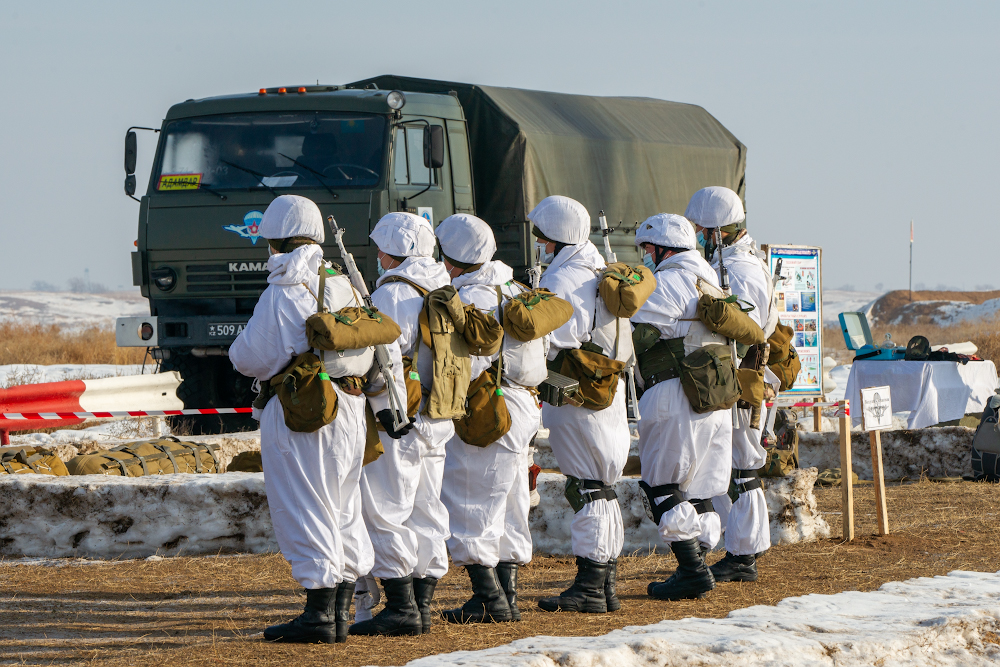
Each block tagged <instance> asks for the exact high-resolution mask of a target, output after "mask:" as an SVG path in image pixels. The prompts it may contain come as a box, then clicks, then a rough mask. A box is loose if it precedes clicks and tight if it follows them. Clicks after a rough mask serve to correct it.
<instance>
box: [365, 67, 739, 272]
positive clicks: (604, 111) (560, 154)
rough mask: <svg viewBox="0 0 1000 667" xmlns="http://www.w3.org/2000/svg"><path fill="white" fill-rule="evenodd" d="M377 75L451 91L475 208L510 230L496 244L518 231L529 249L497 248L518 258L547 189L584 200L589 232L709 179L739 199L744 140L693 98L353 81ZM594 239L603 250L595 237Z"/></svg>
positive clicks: (628, 249) (661, 207)
mask: <svg viewBox="0 0 1000 667" xmlns="http://www.w3.org/2000/svg"><path fill="white" fill-rule="evenodd" d="M373 83H374V84H375V85H376V86H378V87H379V88H380V89H383V90H391V89H397V90H402V91H413V92H424V93H444V94H447V93H449V92H450V91H455V93H456V94H457V96H458V100H459V102H460V103H461V105H462V107H463V110H464V112H465V117H466V120H467V122H468V129H469V141H470V149H471V153H472V169H473V187H474V191H475V203H476V215H478V216H479V217H481V218H483V219H484V220H486V221H487V222H489V223H490V224H491V225H492V226H493V227H494V229H495V230H497V231H498V232H503V233H502V236H503V237H507V238H503V239H502V238H501V233H498V238H497V241H498V244H499V245H500V247H501V249H503V248H504V247H505V246H506V247H507V248H510V249H511V250H512V251H513V250H514V248H511V246H510V245H509V243H510V242H511V241H514V244H513V245H515V246H518V245H521V243H519V242H518V241H519V240H521V239H523V242H524V246H525V247H522V248H519V249H518V250H517V251H514V252H512V253H507V252H502V254H503V255H506V257H503V258H504V259H505V260H506V261H508V262H512V263H514V264H515V265H520V266H524V265H525V264H526V263H527V262H528V258H527V254H526V253H527V251H528V249H529V248H530V238H529V236H528V230H527V225H526V224H524V223H526V220H527V218H526V217H525V216H526V214H527V213H528V212H529V211H531V209H532V208H533V207H534V206H535V205H536V204H537V203H538V202H539V201H541V200H542V199H544V198H545V197H547V196H548V195H554V194H559V195H566V196H568V197H572V198H573V199H576V200H578V201H580V202H581V203H582V204H583V205H584V206H586V207H587V210H588V211H590V214H591V217H592V229H593V230H597V214H598V211H600V210H604V211H605V213H606V215H607V218H608V223H609V224H610V225H611V226H615V225H617V223H618V222H619V221H621V222H623V223H624V224H623V227H624V228H628V229H632V228H633V227H634V225H635V223H636V222H641V221H642V220H645V219H646V218H647V217H648V216H650V215H653V214H655V213H681V214H683V213H684V209H685V208H686V207H687V202H688V200H689V199H690V197H691V195H692V194H694V192H695V191H697V190H699V189H700V188H703V187H706V186H709V185H724V186H726V187H729V188H732V189H733V190H735V191H736V192H738V193H739V194H740V197H741V198H743V197H744V189H745V181H744V174H745V169H746V147H745V146H744V145H743V144H742V143H741V142H740V141H739V140H738V139H737V138H736V137H734V136H733V135H732V133H731V132H729V130H727V129H726V128H725V127H724V126H723V125H722V123H720V122H719V121H718V120H716V119H715V118H714V117H713V116H712V115H711V114H709V113H708V112H707V111H705V110H704V109H703V108H701V107H699V106H695V105H692V104H681V103H678V102H666V101H663V100H656V99H651V98H641V97H594V96H589V95H567V94H563V93H550V92H542V91H536V90H521V89H517V88H498V87H493V86H478V85H472V84H465V83H453V82H449V81H435V80H430V79H416V78H409V77H400V76H391V75H387V76H379V77H375V78H372V79H366V80H364V81H358V82H355V83H353V84H350V86H351V87H354V88H361V87H364V86H367V85H370V84H373ZM509 223H517V224H515V225H510V224H509ZM510 232H513V233H512V234H511V233H510ZM511 236H513V237H514V238H510V237H511ZM611 238H612V240H613V242H614V246H616V248H615V249H616V250H617V251H618V252H622V251H625V254H624V256H622V257H620V259H631V258H636V257H638V254H637V252H636V251H635V247H634V245H633V239H634V237H633V236H632V235H631V234H612V237H611ZM515 239H517V241H515ZM594 239H595V241H597V242H598V243H599V245H598V247H600V248H602V250H603V246H602V245H600V235H599V234H596V235H595V236H594ZM502 241H507V243H502ZM522 251H523V253H525V254H523V255H522V256H521V257H517V256H516V255H521V252H522Z"/></svg>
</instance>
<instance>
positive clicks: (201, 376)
mask: <svg viewBox="0 0 1000 667" xmlns="http://www.w3.org/2000/svg"><path fill="white" fill-rule="evenodd" d="M160 370H161V371H177V372H178V373H180V374H181V379H182V382H181V385H180V387H178V388H177V396H178V398H180V399H181V400H182V401H183V402H184V407H185V409H197V408H242V407H250V404H251V403H252V402H253V399H254V394H253V390H252V389H251V384H252V382H253V380H251V379H250V378H248V377H245V376H243V375H240V374H239V373H237V372H236V370H235V369H233V366H232V364H231V363H230V362H229V359H228V358H227V357H195V356H192V355H190V354H177V353H176V352H174V353H173V354H172V355H171V357H170V359H164V360H163V362H162V363H161V364H160ZM168 419H169V420H170V429H171V430H172V431H174V432H175V433H177V434H183V435H214V434H218V433H234V432H237V431H254V430H256V429H257V428H258V425H257V421H256V420H255V419H253V418H252V417H251V416H250V415H196V416H185V417H168Z"/></svg>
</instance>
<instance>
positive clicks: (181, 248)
mask: <svg viewBox="0 0 1000 667" xmlns="http://www.w3.org/2000/svg"><path fill="white" fill-rule="evenodd" d="M136 129H140V128H136ZM142 129H145V128H142ZM154 131H156V132H158V133H159V137H158V143H157V149H156V155H155V156H154V162H153V165H152V170H151V176H150V179H149V185H148V186H147V189H146V194H145V195H144V196H142V198H141V199H139V202H140V205H139V232H138V241H137V244H136V246H137V249H136V251H135V252H134V253H132V277H133V282H134V283H135V284H136V285H138V286H140V287H141V289H142V294H143V296H146V297H147V298H148V299H149V308H150V316H149V317H141V318H136V317H129V318H120V319H119V320H118V322H117V332H116V334H117V340H118V345H120V346H137V347H146V348H150V349H151V354H152V356H153V357H154V358H155V359H158V360H160V362H161V369H163V370H177V371H180V373H181V375H182V377H183V378H184V381H183V383H182V384H181V387H180V389H179V392H178V393H179V395H180V397H181V398H182V399H183V401H184V405H185V407H188V408H209V407H239V406H246V405H249V403H250V401H251V400H252V398H253V395H252V392H251V389H250V384H251V381H250V380H249V379H247V378H244V377H243V376H241V375H239V374H238V373H236V372H235V371H234V370H233V368H232V365H231V364H230V363H229V360H228V359H227V358H226V354H227V351H228V347H229V345H230V344H231V343H232V342H233V340H234V339H235V338H236V336H237V334H239V332H240V331H241V330H242V329H243V327H244V326H245V325H246V322H247V320H248V319H249V318H250V316H251V315H252V313H253V308H254V305H255V304H256V303H257V299H258V297H259V296H260V294H261V292H263V291H264V289H265V288H266V287H267V257H268V251H267V247H268V246H267V242H266V241H262V240H261V238H260V236H259V235H258V225H259V224H260V221H261V217H262V216H263V212H264V210H265V209H266V208H267V206H268V204H269V203H270V202H271V200H272V199H274V197H276V196H278V195H279V194H297V195H302V196H304V197H308V198H309V199H312V200H313V201H315V202H316V204H318V205H319V208H320V210H321V211H322V213H323V216H324V217H326V216H328V215H331V214H332V215H334V216H335V217H336V219H337V221H338V224H339V225H340V226H342V227H344V228H345V229H346V233H345V235H344V239H345V242H346V243H347V246H348V250H349V251H350V252H352V253H353V254H354V256H355V258H356V259H357V261H358V265H359V267H360V268H361V270H362V271H363V272H364V273H365V275H366V277H367V278H368V279H370V280H374V278H375V277H376V275H377V274H376V270H375V261H376V252H377V251H376V249H375V246H374V244H372V243H371V241H370V239H369V238H368V234H369V233H370V231H371V229H372V228H373V227H374V225H375V223H376V222H378V220H379V218H381V217H382V216H383V215H385V214H386V213H389V212H391V211H410V212H412V213H415V214H417V215H421V216H424V217H426V218H427V219H428V220H429V221H430V222H431V224H432V225H436V224H437V223H438V222H440V221H441V220H443V219H444V218H445V217H447V216H449V215H451V214H452V213H457V212H466V213H473V214H475V215H477V216H479V217H480V218H482V219H484V220H486V221H487V222H488V223H489V224H490V225H491V226H492V228H493V230H494V232H495V234H496V239H497V246H498V251H497V256H496V257H497V259H500V260H503V261H504V262H506V263H508V264H510V265H511V266H512V267H514V270H515V276H520V277H524V271H525V269H526V268H527V266H528V265H529V264H530V263H531V261H532V258H531V251H532V248H533V240H532V238H531V225H530V223H529V222H528V221H527V218H526V213H527V212H529V211H530V210H531V209H532V207H533V206H534V205H535V204H537V203H538V202H539V201H540V200H541V199H543V198H544V197H546V196H548V195H552V194H561V195H566V196H569V197H573V198H574V199H577V200H578V201H580V202H582V203H583V204H584V205H585V206H586V207H587V209H588V210H589V211H590V213H591V216H592V217H593V219H594V220H595V227H594V228H593V231H594V234H595V239H597V240H598V242H599V238H600V236H599V235H600V232H599V230H598V229H597V227H596V220H597V212H598V211H599V210H604V211H605V212H606V213H607V217H608V220H609V221H612V225H613V226H614V223H615V221H622V224H621V225H620V226H618V229H617V230H616V233H614V234H612V236H611V239H612V244H613V246H614V249H615V250H616V251H617V252H618V258H619V260H622V261H639V259H640V257H639V254H638V252H637V251H636V249H635V247H634V245H633V238H634V237H633V236H632V235H631V233H630V232H632V231H634V229H635V226H636V223H637V222H638V221H642V220H644V219H645V218H646V217H648V216H649V215H652V214H654V213H662V212H671V213H681V212H683V211H684V208H685V206H686V204H687V201H688V199H689V198H690V196H691V195H692V194H693V193H694V192H695V191H696V190H698V189H699V188H702V187H705V186H709V185H724V186H727V187H729V188H732V189H733V190H736V191H737V192H739V193H740V195H741V196H743V194H744V185H745V184H744V173H745V167H746V148H745V147H744V146H743V144H742V143H740V142H739V140H737V139H736V137H734V136H733V135H732V134H731V133H730V132H729V131H728V130H726V128H725V127H723V126H722V124H721V123H719V122H718V121H717V120H716V119H715V118H713V117H712V116H711V115H710V114H709V113H708V112H706V111H705V110H704V109H702V108H701V107H697V106H693V105H688V104H679V103H676V102H665V101H662V100H654V99H648V98H633V97H589V96H583V95H565V94H560V93H548V92H539V91H530V90H519V89H513V88H494V87H490V86H475V85H469V84H461V83H452V82H447V81H432V80H426V79H412V78H404V77H397V76H381V77H377V78H374V79H368V80H364V81H357V82H355V83H352V84H348V85H346V86H294V87H293V86H289V87H286V88H267V89H261V90H260V91H259V92H258V93H252V94H245V95H227V96H222V97H211V98H206V99H200V100H188V101H186V102H182V103H180V104H176V105H174V106H173V107H171V108H170V110H169V111H168V112H167V116H166V118H165V119H164V120H163V124H162V125H161V127H160V129H158V130H154ZM125 147H126V148H125V170H126V181H125V190H126V193H127V194H129V195H130V196H132V195H134V193H135V187H136V183H135V176H134V173H135V168H136V137H135V133H134V131H133V130H129V132H128V134H127V135H126V142H125ZM323 247H324V252H325V255H326V258H327V259H329V260H332V261H335V262H336V261H338V260H339V256H338V255H339V254H338V252H337V249H336V246H335V244H334V243H333V239H332V238H331V236H330V235H329V233H328V235H327V241H326V243H324V244H323ZM524 279H526V277H524ZM238 421H239V420H236V419H234V420H232V421H230V422H229V423H226V424H223V422H222V418H221V417H214V418H212V417H209V418H204V419H203V420H202V421H198V422H196V423H194V424H193V428H194V430H195V431H196V432H207V431H216V430H218V429H220V428H222V427H224V426H225V427H227V428H231V427H234V426H240V425H244V424H240V423H238ZM250 423H251V422H249V421H246V424H245V425H249V424H250Z"/></svg>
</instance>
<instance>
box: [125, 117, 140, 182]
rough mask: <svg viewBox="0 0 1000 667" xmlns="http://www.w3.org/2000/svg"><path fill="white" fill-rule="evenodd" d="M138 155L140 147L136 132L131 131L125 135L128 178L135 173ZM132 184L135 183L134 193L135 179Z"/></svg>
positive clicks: (126, 172)
mask: <svg viewBox="0 0 1000 667" xmlns="http://www.w3.org/2000/svg"><path fill="white" fill-rule="evenodd" d="M138 153H139V149H138V146H137V145H136V139H135V132H132V131H131V130H130V131H129V133H128V134H126V135H125V174H126V175H127V176H131V175H132V174H134V173H135V162H136V157H137V156H138ZM132 182H133V187H132V191H133V192H134V191H135V187H134V183H135V179H134V178H133V179H132ZM126 189H127V186H126ZM129 194H131V193H129Z"/></svg>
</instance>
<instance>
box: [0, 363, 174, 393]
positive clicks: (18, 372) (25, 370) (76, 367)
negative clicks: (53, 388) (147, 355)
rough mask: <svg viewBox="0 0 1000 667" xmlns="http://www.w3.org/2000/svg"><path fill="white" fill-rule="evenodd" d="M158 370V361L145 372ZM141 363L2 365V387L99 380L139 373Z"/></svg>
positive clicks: (0, 367)
mask: <svg viewBox="0 0 1000 667" xmlns="http://www.w3.org/2000/svg"><path fill="white" fill-rule="evenodd" d="M155 370H156V363H155V362H149V363H147V364H146V368H145V372H146V373H152V372H153V371H155ZM142 372H143V367H142V365H141V364H122V365H120V366H119V365H115V364H52V365H48V366H45V365H41V364H7V365H3V366H0V387H6V386H8V385H10V386H13V385H15V384H38V383H40V382H64V381H66V380H98V379H100V378H113V377H122V376H125V375H139V374H140V373H142Z"/></svg>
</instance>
